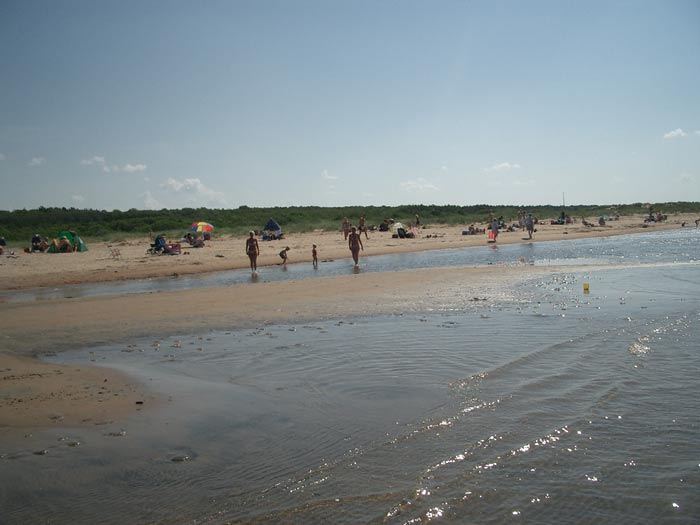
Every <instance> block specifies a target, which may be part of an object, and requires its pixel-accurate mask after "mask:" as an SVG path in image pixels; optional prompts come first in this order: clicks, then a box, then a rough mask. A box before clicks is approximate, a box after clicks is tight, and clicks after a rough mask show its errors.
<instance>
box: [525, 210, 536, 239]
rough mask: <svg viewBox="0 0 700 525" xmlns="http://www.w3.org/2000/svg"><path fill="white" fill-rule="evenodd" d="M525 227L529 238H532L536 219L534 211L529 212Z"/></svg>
mask: <svg viewBox="0 0 700 525" xmlns="http://www.w3.org/2000/svg"><path fill="white" fill-rule="evenodd" d="M525 228H526V229H527V235H528V238H530V239H532V232H533V231H535V219H533V218H532V213H528V214H527V217H525Z"/></svg>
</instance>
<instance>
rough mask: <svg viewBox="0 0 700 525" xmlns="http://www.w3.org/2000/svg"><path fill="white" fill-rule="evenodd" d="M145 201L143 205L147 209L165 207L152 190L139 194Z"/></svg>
mask: <svg viewBox="0 0 700 525" xmlns="http://www.w3.org/2000/svg"><path fill="white" fill-rule="evenodd" d="M139 198H141V199H142V201H143V207H144V208H145V209H147V210H160V209H162V208H163V206H162V205H161V203H160V201H159V200H158V199H156V198H155V197H154V196H153V195H152V194H151V192H150V191H145V192H143V193H141V194H140V195H139Z"/></svg>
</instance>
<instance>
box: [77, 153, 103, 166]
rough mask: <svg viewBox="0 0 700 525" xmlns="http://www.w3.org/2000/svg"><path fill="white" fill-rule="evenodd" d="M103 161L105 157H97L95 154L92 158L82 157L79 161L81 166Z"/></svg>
mask: <svg viewBox="0 0 700 525" xmlns="http://www.w3.org/2000/svg"><path fill="white" fill-rule="evenodd" d="M104 163H105V158H104V157H99V156H97V155H95V156H94V157H92V158H89V159H83V160H81V161H80V164H82V165H83V166H92V165H93V164H104Z"/></svg>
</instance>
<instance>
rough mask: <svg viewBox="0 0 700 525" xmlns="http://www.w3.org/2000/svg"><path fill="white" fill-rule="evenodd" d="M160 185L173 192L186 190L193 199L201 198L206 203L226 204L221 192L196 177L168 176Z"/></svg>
mask: <svg viewBox="0 0 700 525" xmlns="http://www.w3.org/2000/svg"><path fill="white" fill-rule="evenodd" d="M160 186H161V188H165V189H167V190H170V191H172V192H174V193H182V192H183V191H184V192H187V193H188V194H189V195H190V196H192V197H195V198H196V199H194V200H198V199H203V200H204V201H206V202H207V203H215V204H226V198H225V197H224V194H223V193H222V192H220V191H216V190H213V189H211V188H209V187H207V186H205V185H204V183H202V181H201V180H200V179H198V178H188V179H183V180H177V179H173V178H172V177H169V178H168V179H167V180H166V181H165V182H163V183H162V184H161V185H160Z"/></svg>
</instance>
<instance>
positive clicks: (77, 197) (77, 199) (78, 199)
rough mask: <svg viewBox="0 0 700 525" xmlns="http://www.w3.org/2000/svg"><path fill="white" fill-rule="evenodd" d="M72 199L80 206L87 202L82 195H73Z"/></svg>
mask: <svg viewBox="0 0 700 525" xmlns="http://www.w3.org/2000/svg"><path fill="white" fill-rule="evenodd" d="M70 198H71V200H72V201H73V202H77V203H78V204H82V203H83V202H84V201H85V197H83V196H82V195H71V196H70Z"/></svg>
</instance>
